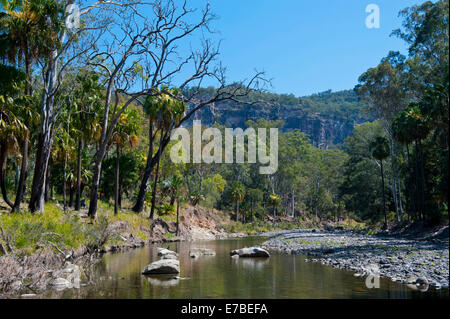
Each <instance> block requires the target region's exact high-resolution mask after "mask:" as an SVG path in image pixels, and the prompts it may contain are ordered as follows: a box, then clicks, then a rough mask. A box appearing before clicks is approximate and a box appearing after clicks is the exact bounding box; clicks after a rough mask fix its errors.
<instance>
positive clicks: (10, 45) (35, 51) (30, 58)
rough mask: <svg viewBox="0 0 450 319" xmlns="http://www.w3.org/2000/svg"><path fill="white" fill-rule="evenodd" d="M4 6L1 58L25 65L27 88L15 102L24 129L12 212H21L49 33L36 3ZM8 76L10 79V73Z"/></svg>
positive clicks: (3, 72)
mask: <svg viewBox="0 0 450 319" xmlns="http://www.w3.org/2000/svg"><path fill="white" fill-rule="evenodd" d="M2 5H3V8H4V12H1V14H0V34H1V35H0V56H2V57H6V60H7V61H8V62H9V63H11V64H12V65H13V66H17V67H21V66H22V65H23V66H24V75H25V77H24V78H23V82H24V83H25V85H24V86H22V87H23V88H22V96H20V97H19V98H20V99H21V101H22V103H18V102H19V100H16V101H15V103H18V104H20V106H21V111H20V112H18V113H17V114H16V115H19V113H20V117H21V120H22V122H23V128H24V130H23V133H24V134H23V141H22V152H21V158H22V163H21V168H20V177H19V180H18V185H17V191H16V198H15V201H14V205H13V207H12V211H15V212H19V211H20V204H21V203H22V201H23V197H24V194H25V187H26V178H27V175H28V152H29V144H30V141H29V139H30V128H31V126H32V125H33V124H34V121H33V118H36V115H35V114H34V102H35V101H34V99H33V98H32V96H33V86H32V80H33V65H34V64H35V62H36V59H37V58H38V57H40V56H41V55H42V54H43V51H44V50H42V47H45V45H43V44H44V43H45V42H46V40H45V37H44V36H43V35H44V34H45V31H46V30H45V27H43V28H41V27H40V24H41V23H42V15H39V14H36V11H37V8H36V3H35V2H34V1H4V2H3V4H2ZM6 67H7V66H6ZM10 70H11V69H10ZM2 74H4V75H6V74H8V73H6V70H2ZM9 74H10V75H11V73H9ZM7 79H9V80H7ZM5 80H7V81H8V82H9V83H16V84H17V81H16V80H13V81H11V80H12V79H11V78H8V77H6V78H5ZM17 93H18V92H16V93H15V95H17ZM7 202H8V201H7Z"/></svg>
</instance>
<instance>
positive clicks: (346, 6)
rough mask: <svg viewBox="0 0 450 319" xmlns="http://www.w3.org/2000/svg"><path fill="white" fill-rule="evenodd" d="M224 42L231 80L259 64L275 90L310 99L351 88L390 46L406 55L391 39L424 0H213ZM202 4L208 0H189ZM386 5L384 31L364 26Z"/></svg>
mask: <svg viewBox="0 0 450 319" xmlns="http://www.w3.org/2000/svg"><path fill="white" fill-rule="evenodd" d="M209 2H210V4H211V7H212V10H213V12H214V13H215V14H216V15H217V16H218V19H217V20H216V21H214V22H213V26H214V29H215V30H217V31H219V32H220V33H218V34H215V35H214V39H216V40H222V44H221V55H220V60H221V61H222V62H223V64H224V65H225V66H226V67H227V69H228V78H229V80H230V81H234V80H240V79H245V78H248V77H249V76H250V75H251V74H252V73H253V71H254V69H258V70H264V71H266V73H267V77H269V78H272V79H273V80H272V84H273V88H272V89H271V91H273V92H276V93H288V94H289V93H292V94H294V95H296V96H304V95H309V94H312V93H317V92H322V91H325V90H328V89H331V90H333V91H338V90H344V89H352V88H353V87H354V86H355V85H356V84H357V79H358V77H359V75H360V74H361V73H363V72H364V71H366V70H367V69H368V68H370V67H373V66H376V65H377V64H378V63H379V61H380V59H381V58H382V57H384V56H386V55H387V53H388V51H389V50H395V51H400V52H402V53H403V54H406V53H407V47H406V45H405V43H404V42H403V41H402V40H400V39H397V38H395V37H390V34H391V32H392V30H394V29H396V28H398V27H400V26H401V18H400V17H398V12H399V11H400V10H402V9H404V8H405V7H409V6H412V5H416V4H420V3H422V2H424V1H418V0H369V1H366V0H279V1H275V0H210V1H209ZM190 3H191V6H194V7H196V6H202V3H205V1H203V0H195V1H193V2H190ZM372 3H373V4H377V5H378V6H379V8H380V28H379V29H368V28H367V27H366V25H365V21H366V17H367V15H368V13H366V12H365V9H366V6H367V5H368V4H372Z"/></svg>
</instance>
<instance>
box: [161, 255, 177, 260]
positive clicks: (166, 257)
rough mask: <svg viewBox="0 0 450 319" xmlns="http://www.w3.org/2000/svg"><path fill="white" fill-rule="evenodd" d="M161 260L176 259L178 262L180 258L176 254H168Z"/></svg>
mask: <svg viewBox="0 0 450 319" xmlns="http://www.w3.org/2000/svg"><path fill="white" fill-rule="evenodd" d="M161 259H176V260H178V257H177V256H176V255H174V254H166V255H163V256H162V257H161Z"/></svg>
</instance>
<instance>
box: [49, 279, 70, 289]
mask: <svg viewBox="0 0 450 319" xmlns="http://www.w3.org/2000/svg"><path fill="white" fill-rule="evenodd" d="M50 286H54V287H58V288H63V287H64V288H68V287H70V281H68V280H67V279H65V278H61V277H58V278H56V279H53V280H52V281H51V282H50Z"/></svg>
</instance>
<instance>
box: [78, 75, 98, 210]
mask: <svg viewBox="0 0 450 319" xmlns="http://www.w3.org/2000/svg"><path fill="white" fill-rule="evenodd" d="M99 78H100V76H99V74H97V73H95V72H94V71H92V70H89V69H80V71H79V73H78V74H77V77H76V83H79V87H78V89H77V90H76V91H75V93H74V96H75V101H74V103H73V105H72V107H73V109H74V110H75V113H76V116H75V117H74V126H75V127H76V131H77V132H76V136H77V138H78V141H77V144H78V146H77V173H76V182H75V211H79V210H80V208H81V195H82V187H81V186H82V183H83V177H82V175H83V171H84V170H83V163H82V157H83V150H84V148H85V147H86V145H87V144H89V143H91V142H92V141H94V140H95V136H96V135H98V133H99V128H100V124H99V111H100V110H101V102H102V101H103V93H102V91H103V88H102V86H101V85H100V83H99ZM85 182H87V181H86V180H85ZM85 184H86V183H85Z"/></svg>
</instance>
